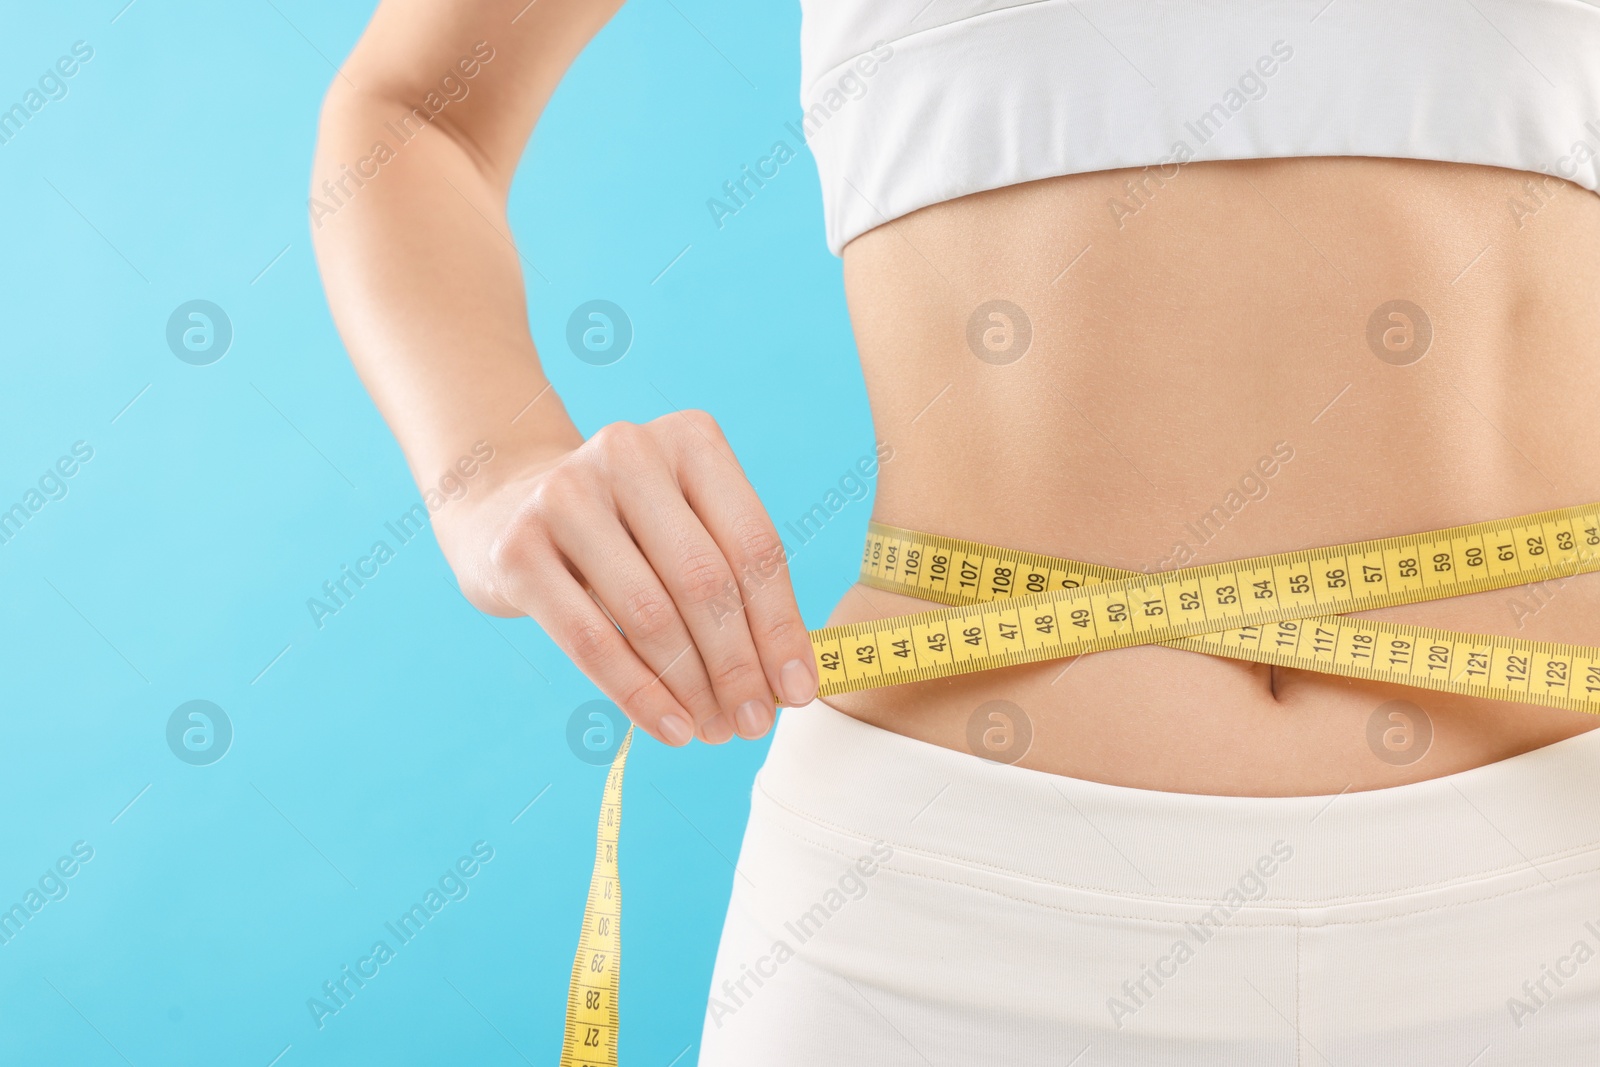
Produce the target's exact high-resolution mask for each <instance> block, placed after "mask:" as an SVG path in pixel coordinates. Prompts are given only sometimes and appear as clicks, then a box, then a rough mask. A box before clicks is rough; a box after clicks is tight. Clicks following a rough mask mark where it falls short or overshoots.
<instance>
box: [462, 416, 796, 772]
mask: <svg viewBox="0 0 1600 1067" xmlns="http://www.w3.org/2000/svg"><path fill="white" fill-rule="evenodd" d="M508 466H509V465H508ZM504 469H505V468H502V470H504ZM486 488H487V492H483V491H480V490H479V489H478V488H477V487H474V491H473V493H472V494H471V495H469V496H468V497H467V498H466V499H464V500H461V501H459V502H457V503H454V504H451V505H450V506H449V507H448V508H446V509H445V510H444V511H443V512H441V513H440V515H439V516H438V520H437V523H436V529H437V533H438V536H439V542H440V545H441V546H442V547H443V548H444V551H445V554H446V556H447V557H448V558H449V560H450V563H451V566H452V567H453V568H454V569H455V572H456V575H457V578H458V579H459V580H460V582H461V589H462V592H463V593H465V594H466V596H467V599H468V600H470V601H471V602H472V603H473V604H474V605H475V606H477V607H478V608H479V609H481V610H483V611H485V612H488V613H490V614H493V615H500V616H516V615H528V616H531V617H532V618H533V619H534V621H536V622H537V623H538V624H539V625H540V626H542V627H543V628H544V631H545V632H546V633H547V634H549V635H550V637H551V639H552V640H554V641H555V642H556V644H557V645H558V646H560V648H561V649H562V651H564V652H565V653H566V654H567V655H568V656H570V657H571V658H572V661H573V662H574V663H575V664H577V666H578V668H579V669H580V670H582V671H583V672H584V674H586V675H588V676H589V678H590V679H591V680H592V681H593V682H594V683H595V684H596V685H597V686H599V687H600V690H601V691H602V692H603V693H605V694H606V696H608V697H609V698H610V699H611V700H613V701H615V702H616V704H617V706H618V707H620V708H621V709H622V710H623V712H624V713H625V714H626V715H627V716H628V717H629V718H630V719H632V720H633V721H634V722H635V723H637V724H638V725H640V726H642V727H644V728H645V729H646V730H647V731H649V732H650V734H651V735H652V736H654V737H656V738H657V739H659V740H661V741H664V742H666V743H667V744H670V745H684V744H687V743H688V742H689V739H690V738H691V737H692V736H696V735H698V736H699V737H700V739H701V740H703V741H708V742H710V743H711V744H721V743H722V742H723V741H726V740H728V738H729V737H731V736H732V735H733V734H734V733H735V732H737V733H738V734H739V736H740V737H744V738H757V737H760V736H762V735H763V734H765V733H766V732H767V730H768V728H769V727H770V726H771V725H772V721H773V715H774V710H775V709H774V706H773V696H774V695H777V696H778V697H779V699H780V700H781V701H782V702H783V703H785V704H789V705H795V704H803V703H806V702H807V701H809V700H811V699H812V698H813V697H814V696H815V695H816V691H817V676H816V667H815V661H814V658H813V655H812V651H811V643H810V640H809V639H808V637H807V634H806V628H805V624H804V623H803V622H802V621H801V618H800V610H799V608H798V607H797V605H796V604H795V598H794V590H793V588H792V586H791V585H790V582H789V575H788V568H787V564H786V561H785V560H784V555H783V545H782V542H780V541H779V539H778V534H777V531H776V530H775V529H774V528H773V525H772V521H771V520H770V519H769V518H768V517H767V513H766V510H765V509H764V508H763V507H762V505H761V501H760V499H759V498H758V497H757V496H756V493H755V490H754V489H752V488H751V486H750V483H749V481H748V480H747V479H746V478H745V475H744V471H743V470H741V469H740V467H739V464H738V462H737V461H736V460H735V459H734V456H733V453H732V451H731V450H730V449H729V447H728V443H727V440H726V439H725V438H724V437H723V436H722V431H721V430H720V429H719V428H718V427H717V424H716V421H715V420H714V419H712V418H711V416H710V415H707V414H706V413H705V412H703V411H684V412H677V413H675V414H672V415H665V416H662V417H661V418H659V419H656V420H654V421H653V422H649V423H646V424H644V425H642V426H640V425H635V424H633V423H627V422H618V423H612V424H611V425H609V426H606V427H604V428H603V429H601V430H600V431H599V432H598V433H596V434H595V435H594V436H593V437H591V438H589V440H587V441H586V442H584V443H583V444H582V445H581V446H579V447H578V448H576V449H574V450H572V451H570V452H564V453H561V454H559V455H556V456H554V457H550V458H545V459H538V460H531V461H527V462H524V463H521V464H520V465H519V466H517V467H516V468H515V470H514V472H513V473H510V474H509V475H508V476H506V477H504V478H503V479H502V480H501V481H499V482H498V483H497V484H495V485H493V486H489V487H486ZM602 607H603V608H604V610H603V611H602V610H601V609H602ZM607 615H609V616H610V618H607ZM612 620H615V624H613V622H612ZM619 629H620V632H618V631H619Z"/></svg>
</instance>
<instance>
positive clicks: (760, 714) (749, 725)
mask: <svg viewBox="0 0 1600 1067" xmlns="http://www.w3.org/2000/svg"><path fill="white" fill-rule="evenodd" d="M768 716H769V712H768V711H767V708H766V705H765V704H763V703H761V701H759V700H746V701H745V702H744V703H743V704H740V705H739V710H738V711H736V712H734V714H733V719H734V722H736V723H738V724H739V736H740V737H742V738H744V739H745V740H747V741H754V740H755V739H756V738H758V737H760V736H761V735H762V734H764V733H766V732H767V726H768V724H769V723H771V721H772V720H771V719H770V718H769V717H768Z"/></svg>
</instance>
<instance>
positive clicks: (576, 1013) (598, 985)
mask: <svg viewBox="0 0 1600 1067" xmlns="http://www.w3.org/2000/svg"><path fill="white" fill-rule="evenodd" d="M632 744H633V727H632V726H630V727H628V732H627V733H626V734H624V735H623V737H622V744H621V745H619V746H618V747H617V754H616V755H615V756H614V757H612V760H611V769H610V770H609V771H607V772H606V788H605V793H604V795H603V796H602V799H601V801H600V829H599V831H598V832H597V833H596V834H595V849H594V873H593V874H591V875H590V876H589V898H588V900H587V901H585V903H584V905H583V930H582V931H581V932H580V933H579V934H578V951H577V953H576V954H575V955H574V956H573V959H572V981H571V983H570V984H569V985H568V986H567V1026H566V1032H565V1034H564V1036H563V1038H562V1041H561V1067H616V1062H617V1029H618V1025H619V1023H620V1021H621V1013H620V1011H619V1010H618V1005H617V998H618V994H619V993H620V992H621V988H622V879H621V877H620V876H619V874H618V870H617V843H618V839H619V838H620V836H621V833H622V772H623V768H624V767H626V766H627V763H628V748H629V747H630V746H631V745H632Z"/></svg>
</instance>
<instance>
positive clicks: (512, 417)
mask: <svg viewBox="0 0 1600 1067" xmlns="http://www.w3.org/2000/svg"><path fill="white" fill-rule="evenodd" d="M619 6H620V0H537V2H533V3H530V2H528V0H452V2H445V0H384V2H383V3H382V4H381V5H380V6H379V8H378V10H377V12H376V14H375V15H374V16H373V19H372V22H371V25H369V26H368V28H367V31H366V33H365V34H364V35H363V37H362V39H361V41H360V43H359V44H357V46H356V48H355V50H354V52H352V54H351V56H350V59H349V61H348V62H347V63H346V64H345V67H344V69H343V71H342V73H341V75H340V76H338V77H336V78H335V79H334V82H333V85H332V87H331V88H330V90H329V92H328V96H327V99H326V101H325V103H324V105H323V112H322V124H321V131H320V137H319V140H318V145H317V154H316V160H315V164H314V171H313V178H312V203H311V211H312V229H313V238H314V242H315V245H316V252H317V259H318V262H319V264H320V266H321V269H322V275H323V282H324V285H325V286H326V289H327V294H328V303H329V306H330V307H331V308H332V310H333V315H334V319H335V321H336V322H337V324H338V327H339V331H340V334H341V335H342V336H343V338H344V340H345V344H346V346H347V347H348V349H349V351H350V355H351V359H352V360H353V361H354V363H355V365H356V368H357V370H358V371H359V373H360V375H361V378H362V380H363V382H365V384H366V386H367V388H368V390H369V391H370V392H371V394H372V397H373V400H374V402H375V403H376V404H377V406H378V408H379V410H380V411H381V412H382V413H383V416H384V418H385V419H386V420H387V422H388V424H389V426H390V428H391V429H392V430H393V432H394V434H395V436H396V437H397V438H398V439H399V442H400V445H401V448H402V449H403V450H404V452H405V455H406V459H407V461H408V462H409V464H410V467H411V473H412V476H413V477H414V478H415V480H416V482H417V484H418V485H419V486H421V487H423V488H424V489H427V488H431V487H432V486H435V485H437V484H438V483H439V481H440V479H441V477H443V476H444V475H446V474H448V473H449V472H450V471H451V470H453V469H454V468H455V465H456V463H457V462H458V460H460V459H461V458H462V457H464V456H469V455H470V454H471V453H472V451H473V448H474V445H475V444H477V443H478V442H485V443H486V444H487V446H488V447H489V448H492V449H493V455H494V460H493V462H492V463H490V464H488V465H486V466H485V467H483V468H482V470H481V472H479V473H478V474H476V475H475V476H474V478H473V480H472V483H471V485H472V488H471V491H470V492H469V493H468V495H467V496H466V497H465V498H464V499H461V500H458V501H454V502H452V503H451V504H450V505H449V506H448V507H445V508H443V509H442V510H441V511H440V512H439V513H438V514H437V515H436V517H435V522H434V526H435V530H436V533H437V536H438V538H439V543H440V546H441V548H442V549H443V550H444V552H445V555H446V557H447V558H448V559H449V560H450V563H451V566H452V567H453V568H454V569H455V572H456V575H457V577H458V578H459V580H460V582H461V588H462V591H463V592H464V593H465V594H466V596H467V598H468V599H469V600H471V601H472V603H473V604H475V605H476V606H477V607H479V608H481V609H482V610H484V611H487V612H491V613H493V614H497V615H505V616H512V615H522V614H527V615H530V616H532V617H533V618H534V619H535V620H536V621H537V622H538V623H539V624H540V625H541V626H543V627H544V629H545V631H546V632H547V633H548V634H549V635H550V636H551V638H552V639H553V640H555V641H556V643H557V644H558V645H559V646H560V647H561V648H562V649H563V651H565V652H566V653H567V654H568V655H569V656H571V657H572V659H573V660H574V662H575V663H576V664H577V665H578V667H579V668H580V669H581V670H583V671H584V673H585V674H587V675H588V676H589V677H590V678H591V679H593V681H594V682H595V683H596V685H598V686H599V687H600V689H601V690H602V691H603V692H604V693H606V695H607V696H609V697H610V698H611V699H612V700H614V701H616V702H617V704H618V705H619V706H620V707H621V708H622V709H623V711H624V712H626V713H627V714H628V715H629V717H630V718H632V719H633V720H634V721H635V722H637V723H639V724H640V725H641V726H643V727H645V728H646V729H647V730H649V731H650V732H651V733H652V734H654V735H655V736H656V737H657V738H659V739H661V740H664V741H667V742H669V743H672V744H684V743H686V742H687V741H688V740H689V737H690V734H691V729H692V730H693V732H694V733H697V734H698V735H699V736H700V737H701V738H702V739H703V740H707V741H712V742H721V741H724V740H726V739H727V738H728V737H729V736H731V735H732V733H733V732H734V731H735V729H737V732H738V733H739V734H740V735H741V736H745V737H758V736H760V735H761V734H762V733H765V731H766V729H767V727H768V726H769V725H770V724H771V722H772V715H773V707H772V700H771V697H772V695H773V694H778V695H779V696H780V697H782V698H783V699H784V700H785V702H787V703H801V702H804V701H806V700H809V699H811V697H812V696H813V695H814V694H815V691H816V676H815V669H814V666H813V663H812V655H811V650H810V644H809V642H808V641H807V638H806V631H805V627H804V624H803V623H802V621H801V619H800V614H799V610H798V608H797V607H796V605H795V601H794V594H793V591H792V589H791V588H790V585H789V580H788V574H787V569H786V567H785V566H784V564H783V560H782V543H781V542H780V541H779V539H778V536H777V532H776V530H775V529H774V528H773V526H772V523H771V521H770V519H769V518H768V517H767V515H766V512H765V509H763V508H762V506H761V502H760V500H759V499H758V498H757V497H756V494H755V492H754V490H753V489H752V488H751V487H750V485H749V483H748V481H747V480H746V479H745V477H744V474H743V472H742V471H741V470H740V469H739V466H738V463H737V461H736V460H735V459H734V457H733V455H732V453H731V451H730V450H729V449H728V446H727V442H726V441H725V440H724V439H723V437H722V435H721V433H720V431H719V430H718V429H717V427H716V424H715V422H714V421H713V420H712V419H711V418H710V417H709V416H706V415H704V414H703V413H700V412H682V413H677V414H674V415H668V416H664V417H662V418H660V419H657V420H655V421H653V422H651V423H648V424H645V425H643V426H635V425H632V424H628V423H616V424H613V425H611V426H607V427H605V428H603V429H602V430H601V431H600V432H598V433H596V434H595V435H594V436H593V437H592V438H590V439H589V440H588V441H587V442H586V441H585V440H584V439H583V436H582V434H580V433H579V431H578V429H577V428H576V427H575V426H574V425H573V423H572V421H571V419H569V418H568V417H567V414H566V411H565V409H564V407H563V405H562V403H561V400H560V398H559V397H558V396H557V395H556V394H555V392H554V391H553V390H551V389H550V387H549V382H548V381H547V380H546V378H545V376H544V374H543V372H542V371H541V369H540V366H539V360H538V356H537V353H536V352H535V350H534V344H533V339H532V337H531V336H530V334H529V331H528V323H527V313H526V308H525V305H524V289H523V281H522V272H521V267H520V260H519V257H518V254H517V251H516V248H515V245H514V244H513V240H512V236H511V232H510V229H509V227H508V225H507V221H506V198H507V194H508V190H509V188H510V185H511V179H512V175H513V173H514V172H515V170H516V166H517V162H518V160H519V158H520V156H521V154H522V150H523V147H524V146H525V145H526V143H527V140H528V137H529V135H530V134H531V133H532V131H533V127H534V124H535V122H537V121H538V118H539V114H540V112H541V111H542V109H543V107H544V104H545V102H546V101H547V100H548V99H549V98H550V95H551V93H552V92H553V91H554V90H555V87H556V85H557V83H558V82H559V81H560V79H561V76H562V75H563V74H564V73H565V71H566V69H567V67H568V66H569V65H570V64H571V62H572V60H573V58H574V57H575V56H576V55H577V54H578V52H579V51H581V50H582V48H583V46H584V45H585V44H586V43H587V42H588V41H589V39H590V38H591V37H592V36H593V35H594V34H595V33H596V32H598V31H599V29H600V28H601V26H602V25H604V23H605V22H606V21H607V20H608V19H609V18H610V17H611V15H612V14H613V13H614V12H615V11H616V10H617V8H618V7H619ZM597 601H598V603H599V604H600V605H603V606H604V608H605V611H604V612H602V611H601V610H600V607H598V606H597ZM607 613H609V615H610V617H611V619H615V620H616V624H617V625H613V624H612V622H611V621H610V619H608V618H607ZM619 626H620V629H621V632H620V633H619V632H618V627H619ZM691 723H692V724H693V726H692V728H691V725H690V724H691Z"/></svg>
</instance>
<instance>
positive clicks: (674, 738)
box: [656, 713, 694, 746]
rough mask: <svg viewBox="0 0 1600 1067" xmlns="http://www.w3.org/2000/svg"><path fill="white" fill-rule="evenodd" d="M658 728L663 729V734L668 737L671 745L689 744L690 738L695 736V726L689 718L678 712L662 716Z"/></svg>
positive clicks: (668, 742)
mask: <svg viewBox="0 0 1600 1067" xmlns="http://www.w3.org/2000/svg"><path fill="white" fill-rule="evenodd" d="M656 729H658V730H660V731H661V736H662V737H664V738H666V739H667V744H669V745H675V746H682V745H687V744H688V743H689V740H690V738H692V737H694V727H693V726H690V725H689V720H688V719H685V718H684V717H683V716H682V715H679V714H677V713H673V714H671V715H664V716H662V718H661V722H660V723H659V724H658V725H657V726H656Z"/></svg>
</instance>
